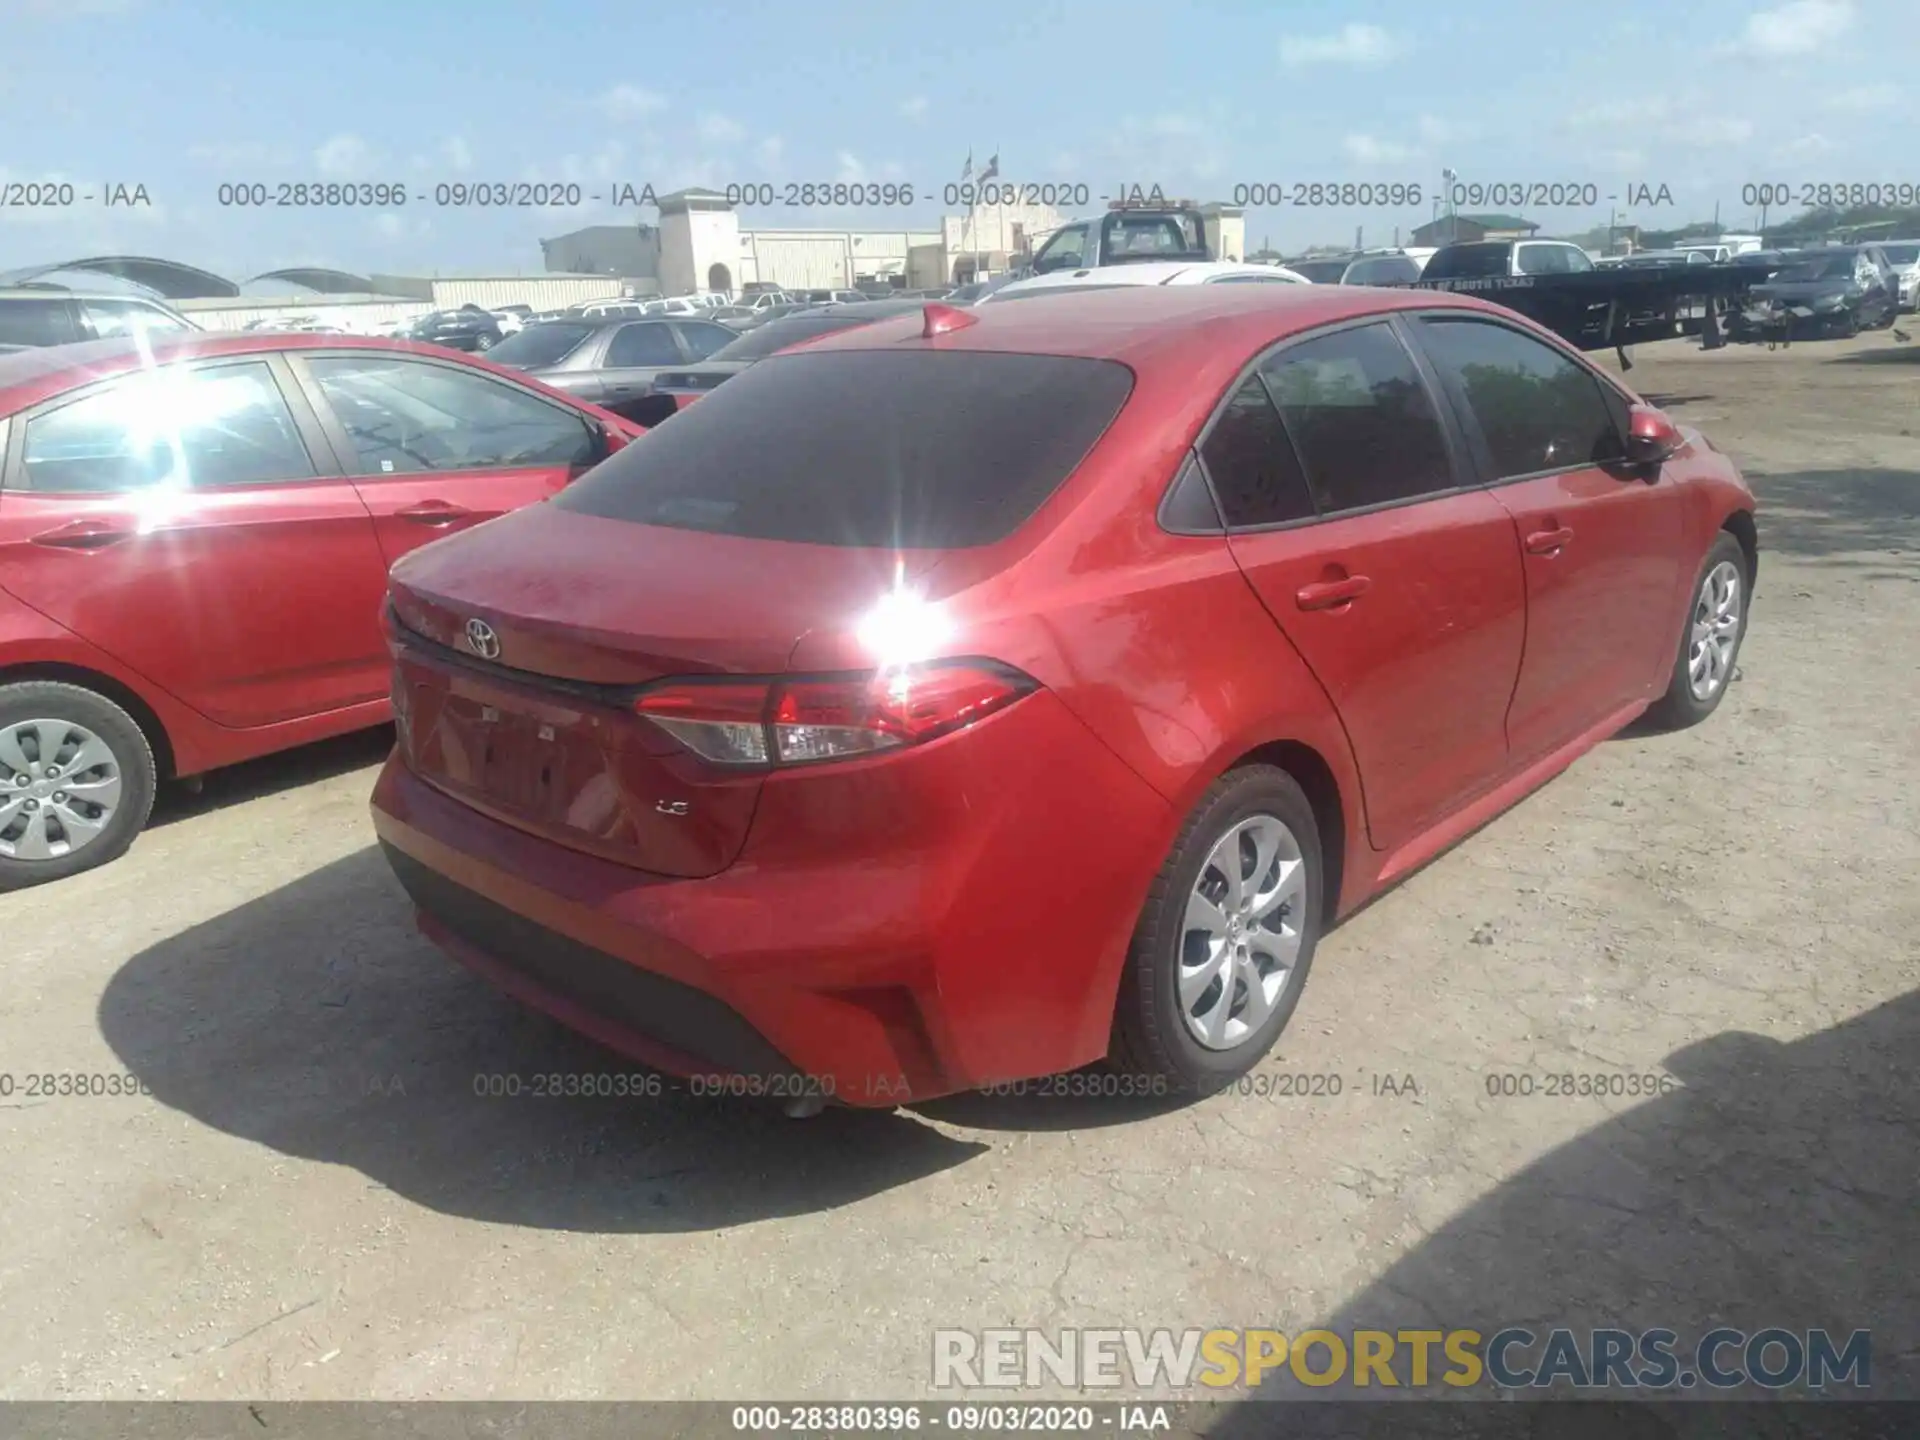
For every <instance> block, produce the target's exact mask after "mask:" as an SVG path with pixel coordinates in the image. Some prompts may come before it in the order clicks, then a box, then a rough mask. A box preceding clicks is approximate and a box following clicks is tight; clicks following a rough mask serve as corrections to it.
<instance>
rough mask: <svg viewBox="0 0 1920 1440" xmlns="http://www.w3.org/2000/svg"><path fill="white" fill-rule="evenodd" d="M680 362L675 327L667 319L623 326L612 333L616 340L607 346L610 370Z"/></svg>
mask: <svg viewBox="0 0 1920 1440" xmlns="http://www.w3.org/2000/svg"><path fill="white" fill-rule="evenodd" d="M679 363H680V347H679V346H678V345H677V344H675V343H674V338H673V327H672V326H671V325H669V324H667V323H666V322H665V321H664V320H649V321H646V322H644V323H642V324H639V325H622V326H621V327H620V328H619V329H618V330H616V331H614V332H613V339H612V340H611V341H610V342H609V343H608V345H607V361H606V364H607V368H608V369H609V370H631V369H635V368H638V367H649V366H654V365H677V364H679Z"/></svg>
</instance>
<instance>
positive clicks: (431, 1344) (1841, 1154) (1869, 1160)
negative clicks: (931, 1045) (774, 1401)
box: [0, 333, 1920, 1400]
mask: <svg viewBox="0 0 1920 1440" xmlns="http://www.w3.org/2000/svg"><path fill="white" fill-rule="evenodd" d="M1637 358H1638V360H1639V364H1638V366H1637V367H1636V369H1635V370H1634V371H1633V374H1632V376H1631V377H1630V378H1631V379H1632V380H1633V381H1634V382H1636V383H1637V384H1638V385H1639V387H1640V388H1641V389H1642V390H1643V391H1644V392H1646V393H1648V394H1650V395H1652V396H1654V397H1655V398H1656V399H1658V400H1660V401H1661V402H1662V403H1665V404H1667V405H1669V406H1670V407H1671V408H1672V409H1673V410H1674V412H1675V413H1676V414H1678V415H1679V416H1680V417H1682V418H1684V419H1685V420H1687V421H1690V422H1692V423H1696V424H1699V425H1700V426H1702V427H1703V428H1705V429H1706V430H1707V431H1708V432H1709V433H1710V434H1711V435H1713V436H1714V437H1715V439H1716V440H1717V441H1718V442H1719V443H1721V444H1722V445H1723V446H1724V447H1725V448H1727V449H1728V450H1730V451H1731V452H1733V453H1734V454H1735V455H1737V456H1738V458H1739V459H1740V461H1741V462H1742V463H1743V465H1744V466H1745V467H1747V470H1748V473H1749V475H1750V476H1751V478H1752V480H1753V482H1754V484H1755V488H1756V490H1757V491H1758V493H1759V495H1760V497H1761V503H1762V506H1763V514H1762V530H1761V537H1762V538H1761V544H1762V550H1763V555H1762V562H1761V570H1760V585H1759V591H1758V596H1757V600H1756V604H1755V607H1754V612H1753V620H1752V626H1751V631H1750V635H1749V639H1748V643H1747V647H1746V650H1745V654H1744V656H1743V668H1744V677H1743V679H1742V680H1741V682H1740V683H1739V684H1738V685H1737V686H1736V687H1735V689H1734V691H1733V692H1732V694H1731V695H1730V696H1729V697H1728V700H1727V703H1726V704H1725V705H1724V706H1723V707H1722V708H1721V710H1720V712H1719V713H1718V714H1717V715H1716V716H1715V717H1714V719H1713V720H1712V721H1710V722H1709V723H1708V724H1707V725H1705V726H1703V727H1701V728H1699V729H1696V730H1694V731H1691V732H1688V733H1685V734H1681V735H1675V736H1656V735H1635V734H1629V735H1627V736H1624V737H1622V738H1620V739H1617V740H1615V741H1612V742H1610V743H1608V744H1606V745H1604V746H1602V747H1601V748H1600V749H1599V750H1598V751H1597V752H1596V753H1594V754H1593V755H1591V756H1589V757H1588V758H1586V759H1585V760H1583V761H1581V762H1580V763H1579V764H1578V765H1577V766H1575V767H1574V769H1573V770H1572V771H1570V772H1569V773H1568V774H1566V775H1565V776H1563V777H1561V778H1560V779H1558V780H1556V781H1555V782H1553V783H1552V784H1551V785H1549V786H1548V787H1546V788H1545V789H1544V790H1543V791H1541V792H1540V793H1539V794H1537V795H1535V796H1534V797H1532V798H1531V799H1529V800H1527V801H1526V802H1525V803H1523V804H1522V805H1521V806H1519V807H1518V808H1517V809H1516V810H1514V811H1512V812H1511V813H1509V814H1508V815H1506V816H1504V817H1503V818H1501V819H1500V820H1498V821H1496V822H1495V823H1494V824H1492V825H1490V826H1488V827H1487V828H1486V829H1484V830H1483V831H1481V832H1480V833H1479V834H1477V835H1475V836H1474V837H1472V838H1471V839H1470V840H1468V841H1467V842H1466V843H1464V844H1462V845H1461V846H1459V847H1458V848H1457V849H1456V850H1454V851H1453V852H1451V853H1450V854H1448V855H1446V856H1445V857H1443V858H1442V859H1441V860H1439V861H1438V862H1436V863H1435V864H1433V865H1432V866H1430V867H1429V868H1428V869H1426V870H1425V871H1423V872H1422V873H1420V874H1419V875H1417V876H1415V877H1414V878H1413V879H1412V880H1410V881H1409V882H1408V883H1407V884H1405V885H1404V886H1402V887H1401V888H1400V889H1399V890H1397V891H1396V892H1395V893H1393V894H1391V895H1389V896H1387V897H1386V898H1385V899H1384V900H1382V901H1381V902H1380V903H1378V904H1376V905H1374V906H1372V907H1370V908H1369V909H1367V910H1366V911H1364V912H1363V913H1361V914H1360V915H1359V916H1357V917H1355V918H1354V919H1352V920H1351V921H1350V922H1348V923H1347V924H1346V925H1344V926H1343V927H1342V928H1341V929H1339V930H1338V931H1337V932H1335V933H1334V934H1333V935H1331V936H1330V937H1328V939H1327V940H1326V941H1325V942H1324V943H1323V945H1322V946H1321V949H1320V952H1319V958H1318V963H1317V964H1316V965H1315V967H1314V976H1313V981H1312V984H1311V985H1310V986H1309V988H1308V991H1307V994H1306V997H1305V999H1304V1001H1303V1003H1302V1005H1301V1008H1300V1010H1299V1012H1298V1015H1297V1018H1296V1019H1295V1022H1294V1026H1293V1029H1292V1031H1291V1032H1290V1034H1289V1035H1288V1036H1287V1037H1286V1038H1285V1040H1284V1042H1283V1044H1282V1047H1281V1050H1280V1053H1279V1054H1278V1055H1276V1056H1275V1057H1274V1058H1273V1059H1272V1060H1271V1061H1270V1062H1269V1064H1268V1066H1267V1067H1266V1071H1265V1072H1263V1073H1272V1074H1275V1075H1278V1074H1289V1073H1290V1074H1300V1075H1308V1076H1339V1077H1341V1079H1340V1082H1339V1088H1340V1093H1339V1094H1338V1095H1337V1096H1335V1095H1330V1094H1323V1095H1321V1096H1319V1097H1318V1098H1279V1097H1277V1096H1272V1095H1266V1096H1255V1095H1239V1094H1229V1095H1224V1096H1219V1097H1216V1098H1214V1099H1212V1100H1209V1101H1207V1102H1205V1103H1202V1104H1198V1105H1193V1106H1190V1107H1186V1108H1175V1109H1169V1108H1165V1107H1142V1106H1140V1105H1138V1104H1134V1103H1129V1102H1116V1101H1097V1100H1081V1101H1072V1102H1058V1103H1051V1102H1049V1103H1042V1102H1037V1101H1033V1100H1030V1099H1029V1100H1024V1101H1014V1100H1000V1099H995V1100H989V1099H986V1098H982V1097H967V1098H965V1099H957V1100H951V1101H947V1102H942V1103H939V1104H934V1105H929V1106H927V1107H925V1108H924V1109H923V1110H920V1111H916V1112H898V1113H894V1114H847V1113H829V1114H827V1115H825V1116H822V1117H820V1118H818V1119H816V1120H813V1121H809V1122H806V1123H796V1122H792V1121H786V1120H782V1119H780V1118H778V1117H777V1116H771V1115H766V1114H762V1113H759V1112H756V1111H743V1110H741V1109H738V1108H722V1107H720V1106H717V1105H714V1104H711V1103H707V1104H703V1103H698V1102H692V1101H687V1100H684V1099H679V1100H676V1099H671V1098H668V1099H658V1100H645V1099H629V1100H603V1101H563V1100H532V1099H504V1098H503V1099H482V1098H479V1097H477V1096H476V1095H475V1093H474V1077H475V1076H476V1075H483V1076H484V1075H487V1074H505V1073H515V1074H519V1075H522V1076H530V1075H533V1074H537V1073H542V1072H549V1071H589V1072H591V1071H607V1070H610V1069H620V1068H622V1067H621V1066H620V1063H619V1062H618V1061H615V1060H612V1059H610V1058H609V1057H607V1056H606V1055H604V1054H603V1053H601V1052H599V1051H597V1050H595V1049H594V1048H593V1047H592V1046H591V1045H589V1044H587V1043H585V1042H583V1041H579V1040H576V1039H574V1038H573V1037H571V1036H569V1035H567V1034H566V1033H565V1032H562V1031H560V1030H559V1029H558V1028H557V1027H555V1026H553V1025H551V1024H549V1023H548V1022H546V1021H544V1020H542V1019H540V1018H538V1017H535V1016H532V1015H529V1014H527V1013H524V1012H522V1011H521V1010H519V1009H518V1008H516V1007H515V1006H514V1005H512V1004H511V1003H509V1002H507V1001H505V1000H502V999H500V998H497V997H495V996H494V995H493V994H491V993H490V992H489V991H487V990H486V989H485V988H483V987H482V986H481V985H480V984H479V983H477V982H475V981H473V980H470V979H469V978H467V976H466V975H465V974H464V973H462V972H461V971H459V970H458V969H457V968H456V967H454V966H453V965H451V964H450V963H448V962H447V961H445V960H444V959H442V958H441V957H440V956H439V955H438V953H437V952H435V951H434V950H433V949H432V948H430V947H429V946H428V945H426V944H425V943H423V942H422V941H421V940H419V939H418V938H417V937H416V936H415V935H414V933H413V930H412V927H411V925H410V922H409V915H408V911H407V908H406V906H405V905H404V903H403V902H402V899H401V896H400V894H399V892H398V890H397V889H396V887H395V886H394V884H393V883H392V882H391V881H390V879H389V878H388V875H387V872H386V870H385V868H384V866H383V864H382V862H381V861H380V859H379V857H378V855H377V854H376V852H375V851H374V850H373V849H372V848H371V838H372V837H371V833H370V828H369V824H368V820H367V815H366V796H367V792H368V789H369V786H370V783H371V780H372V777H373V773H374V767H375V766H376V764H377V762H378V760H379V758H380V756H381V754H382V752H383V750H384V745H385V739H384V737H383V736H381V735H378V734H376V735H372V736H367V737H355V738H353V739H350V740H347V741H344V742H339V743H335V744H330V745H325V746H320V747H314V748H312V749H309V750H307V751H303V752H301V753H299V754H297V755H292V756H285V757H280V758H277V759H275V760H272V761H268V762H264V763H260V764H256V765H252V766H247V767H243V768H242V769H240V770H237V771H234V772H229V773H226V774H223V775H220V776H216V777H214V778H213V779H211V780H210V781H209V783H208V785H207V787H206V791H205V793H204V794H203V795H201V796H199V797H197V798H189V797H175V798H173V799H172V800H170V801H169V802H168V804H167V805H166V807H165V810H164V813H163V815H162V816H161V817H160V818H161V822H162V823H160V824H158V825H157V826H156V828H154V829H153V830H152V831H151V832H150V833H149V834H148V835H147V836H145V837H144V838H143V839H142V840H141V842H140V843H139V844H138V845H137V846H136V847H135V849H134V851H133V853H132V854H131V855H130V856H129V857H128V858H127V859H126V860H124V861H123V862H121V863H119V864H116V865H114V866H111V867H109V868H108V869H106V870H104V871H100V872H96V873H94V874H90V875H86V876H83V877H80V878H78V879H76V880H73V881H70V882H68V883H65V884H61V885H56V886H50V887H43V888H41V889H38V890H34V891H29V892H25V893H23V894H18V895H11V896H7V897H5V899H4V901H0V905H4V934H5V938H6V942H7V943H6V946H5V949H4V951H3V952H0V955H3V956H4V958H3V959H0V965H4V968H5V974H6V982H5V985H4V987H3V988H0V1070H3V1071H4V1072H6V1073H8V1074H11V1075H13V1076H15V1077H23V1076H25V1075H26V1074H28V1073H31V1072H44V1071H59V1072H120V1073H128V1072H130V1073H132V1074H134V1075H137V1076H139V1077H140V1078H141V1079H142V1080H143V1081H144V1082H146V1086H147V1087H148V1088H149V1089H150V1090H151V1092H152V1093H151V1096H150V1097H128V1098H109V1097H100V1098H87V1099H79V1098H71V1099H55V1100H52V1101H45V1102H39V1101H25V1100H23V1099H22V1097H21V1094H20V1093H19V1092H18V1090H17V1089H16V1091H15V1093H14V1094H13V1095H12V1096H11V1098H9V1099H6V1100H5V1101H4V1102H0V1153H4V1156H5V1173H6V1176H7V1182H8V1183H7V1185H6V1194H7V1199H8V1204H7V1205H6V1206H5V1207H4V1209H3V1210H0V1398H12V1399H66V1398H85V1397H98V1398H121V1399H130V1398H138V1397H170V1398H181V1399H187V1398H194V1399H219V1398H232V1397H243V1396H244V1397H255V1398H265V1399H275V1400H292V1399H347V1398H382V1399H414V1398H443V1399H452V1398H519V1399H540V1398H558V1397H597V1398H635V1399H639V1398H660V1399H682V1398H713V1397H743V1396H755V1395H762V1396H781V1397H788V1398H801V1397H825V1398H889V1397H890V1398H911V1397H916V1396H926V1395H930V1394H931V1393H932V1392H931V1390H930V1386H931V1364H930V1357H931V1339H930V1334H931V1332H932V1331H933V1330H934V1329H935V1328H937V1327H956V1326H957V1327H987V1326H995V1325H1015V1326H1028V1325H1032V1326H1044V1327H1054V1326H1069V1325H1087V1326H1100V1325H1123V1326H1140V1327H1145V1328H1154V1327H1171V1328H1179V1327H1184V1326H1189V1325H1199V1326H1214V1325H1236V1326H1237V1325H1247V1326H1271V1327H1274V1328H1277V1329H1281V1330H1284V1331H1287V1332H1290V1333H1297V1332H1298V1331H1299V1330H1301V1329H1303V1328H1306V1327H1308V1326H1310V1325H1311V1324H1313V1323H1315V1322H1320V1321H1331V1322H1333V1323H1335V1324H1336V1325H1342V1324H1368V1323H1382V1322H1384V1324H1386V1325H1387V1326H1390V1327H1393V1326H1399V1327H1405V1326H1417V1325H1421V1324H1444V1325H1460V1324H1467V1325H1474V1326H1476V1327H1478V1328H1481V1329H1483V1330H1491V1329H1495V1328H1499V1327H1500V1326H1501V1325H1504V1324H1510V1323H1511V1324H1523V1323H1524V1324H1532V1325H1535V1326H1552V1325H1559V1324H1564V1325H1574V1326H1579V1325H1590V1324H1620V1325H1624V1326H1626V1327H1627V1328H1631V1329H1638V1328H1641V1327H1643V1326H1652V1325H1665V1326H1668V1327H1671V1328H1673V1329H1675V1330H1677V1331H1680V1332H1681V1333H1682V1334H1683V1335H1694V1336H1697V1335H1698V1334H1699V1333H1700V1332H1701V1331H1703V1330H1705V1329H1707V1328H1710V1327H1711V1326H1712V1325H1713V1324H1716V1323H1726V1324H1729V1325H1734V1326H1738V1327H1740V1328H1744V1329H1747V1330H1750V1331H1751V1330H1758V1329H1760V1328H1763V1327H1764V1326H1767V1325H1775V1324H1777V1325H1782V1326H1786V1327H1789V1328H1797V1329H1805V1328H1807V1327H1810V1326H1827V1327H1831V1328H1835V1329H1838V1330H1840V1331H1841V1332H1842V1333H1845V1332H1846V1331H1850V1330H1852V1329H1856V1328H1871V1329H1872V1330H1873V1332H1874V1366H1875V1369H1874V1383H1875V1389H1876V1391H1878V1392H1879V1393H1880V1394H1882V1395H1886V1394H1889V1393H1904V1394H1908V1395H1912V1394H1916V1393H1920V1385H1916V1383H1915V1381H1914V1379H1913V1377H1914V1376H1915V1375H1916V1373H1920V1365H1917V1364H1916V1363H1915V1360H1916V1356H1915V1347H1916V1344H1920V1282H1916V1280H1915V1278H1914V1274H1915V1267H1914V1265H1913V1257H1915V1256H1920V1208H1917V1207H1916V1202H1915V1193H1916V1190H1915V1182H1916V1178H1917V1175H1920V1160H1916V1156H1917V1155H1920V1149H1917V1148H1916V1146H1915V1129H1916V1111H1917V1110H1920V1102H1917V1101H1916V1094H1915V1073H1914V1072H1915V1065H1916V1055H1920V988H1917V987H1920V948H1917V947H1920V942H1917V941H1916V938H1915V937H1916V936H1920V898H1917V896H1920V887H1916V885H1915V880H1916V877H1920V838H1917V837H1920V814H1916V810H1917V809H1920V803H1917V800H1916V796H1917V795H1920V790H1917V789H1916V786H1915V784H1914V777H1915V773H1916V766H1915V758H1916V751H1917V750H1920V746H1917V745H1916V729H1915V718H1914V717H1915V715H1916V713H1920V673H1917V672H1920V643H1917V641H1920V585H1916V583H1915V582H1916V581H1920V520H1917V518H1916V517H1917V516H1920V403H1917V402H1920V343H1916V344H1914V345H1902V344H1900V343H1898V342H1897V341H1896V340H1894V339H1893V338H1892V337H1891V336H1889V335H1886V334H1884V333H1883V334H1877V335H1870V336H1865V337H1861V338H1860V339H1859V340H1857V341H1852V342H1834V343H1827V344H1808V345H1802V346H1795V347H1794V348H1793V349H1791V350H1787V351H1780V352H1768V351H1765V350H1762V349H1741V350H1737V351H1729V352H1723V353H1720V354H1703V353H1700V352H1698V351H1696V350H1693V349H1691V348H1688V347H1686V346H1684V345H1682V344H1680V343H1679V342H1675V343H1673V344H1671V345H1666V346H1660V347H1647V348H1644V349H1642V350H1641V352H1640V353H1639V355H1638V357H1637ZM1567 1071H1572V1072H1578V1073H1582V1074H1602V1075H1641V1074H1650V1073H1656V1072H1669V1073H1671V1074H1673V1075H1674V1076H1676V1077H1677V1079H1678V1081H1679V1084H1680V1088H1678V1089H1676V1090H1674V1091H1673V1093H1670V1094H1666V1095H1664V1096H1661V1097H1659V1098H1656V1099H1652V1100H1642V1099H1627V1098H1589V1097H1567V1098H1561V1097H1548V1096H1545V1095H1542V1094H1535V1095H1534V1096H1533V1097H1532V1098H1528V1099H1520V1098H1509V1099H1494V1098H1491V1097H1490V1096H1489V1093H1488V1088H1487V1086H1488V1083H1489V1078H1490V1077H1493V1078H1495V1079H1496V1080H1497V1077H1499V1076H1502V1075H1536V1076H1537V1075H1545V1074H1551V1073H1560V1072H1567ZM1383 1076H1390V1077H1393V1080H1392V1084H1391V1085H1390V1086H1389V1085H1386V1084H1384V1083H1383V1082H1382V1081H1381V1080H1380V1079H1379V1077H1383ZM1320 1088H1322V1089H1331V1088H1332V1084H1331V1082H1321V1085H1320ZM1901 1256H1904V1257H1907V1258H1906V1260H1905V1261H1904V1262H1903V1261H1901V1260H1900V1259H1899V1258H1898V1257H1901Z"/></svg>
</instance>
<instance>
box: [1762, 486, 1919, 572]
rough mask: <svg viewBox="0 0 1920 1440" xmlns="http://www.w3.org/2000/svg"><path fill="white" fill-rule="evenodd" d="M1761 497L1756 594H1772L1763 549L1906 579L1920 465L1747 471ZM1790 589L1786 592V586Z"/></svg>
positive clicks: (1915, 545)
mask: <svg viewBox="0 0 1920 1440" xmlns="http://www.w3.org/2000/svg"><path fill="white" fill-rule="evenodd" d="M1747 483H1748V484H1749V485H1751V486H1752V487H1753V493H1754V495H1755V497H1756V498H1757V499H1758V500H1759V502H1760V510H1759V516H1758V524H1759V530H1760V581H1759V585H1758V587H1757V594H1758V595H1759V596H1760V597H1762V598H1763V599H1765V600H1769V601H1772V600H1777V599H1778V598H1779V592H1778V591H1770V590H1769V587H1768V584H1767V558H1768V556H1769V555H1787V556H1792V557H1794V558H1796V559H1803V560H1818V561H1822V562H1825V563H1828V564H1832V565H1837V566H1842V567H1846V568H1849V569H1865V568H1867V567H1872V569H1873V570H1874V572H1875V574H1874V575H1873V577H1871V578H1886V579H1906V578H1913V577H1914V576H1915V574H1916V565H1920V471H1915V470H1888V469H1868V470H1789V471H1769V470H1766V469H1762V468H1759V467H1755V468H1753V469H1750V470H1748V471H1747ZM1788 593H1789V594H1790V593H1791V592H1788Z"/></svg>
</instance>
